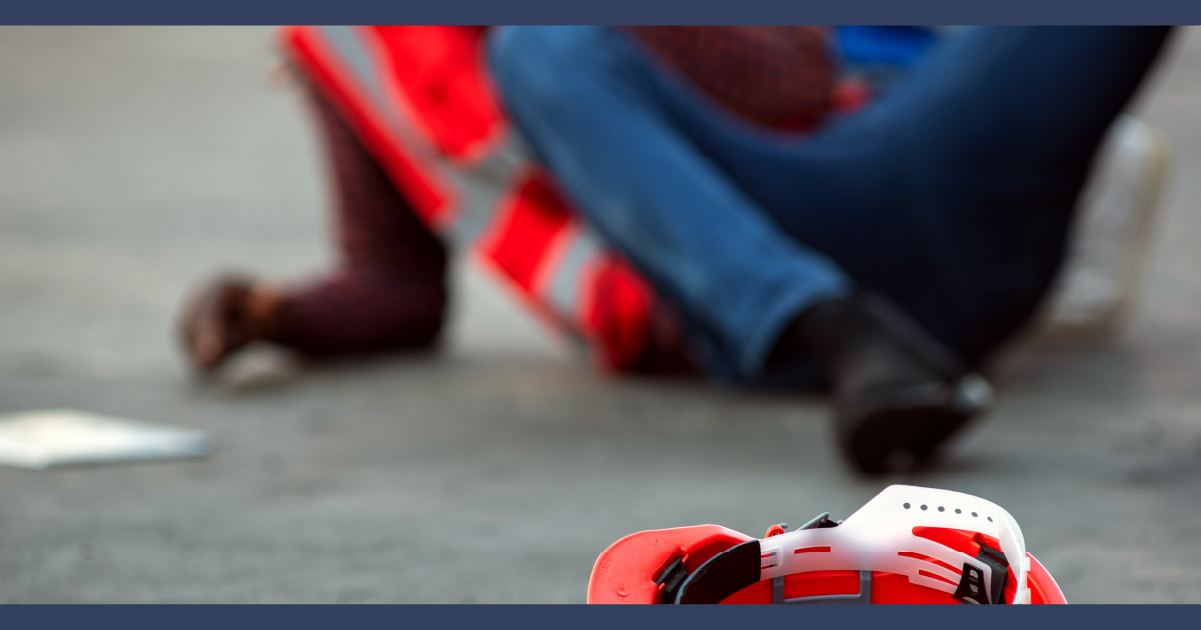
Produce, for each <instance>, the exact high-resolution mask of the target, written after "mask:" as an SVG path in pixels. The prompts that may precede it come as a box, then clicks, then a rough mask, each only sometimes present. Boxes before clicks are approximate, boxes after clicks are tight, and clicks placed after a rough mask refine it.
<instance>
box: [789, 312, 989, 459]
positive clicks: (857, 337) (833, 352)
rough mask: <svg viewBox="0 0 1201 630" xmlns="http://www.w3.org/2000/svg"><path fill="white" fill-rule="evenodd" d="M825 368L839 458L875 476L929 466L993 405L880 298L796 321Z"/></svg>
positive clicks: (973, 379) (969, 376) (951, 359)
mask: <svg viewBox="0 0 1201 630" xmlns="http://www.w3.org/2000/svg"><path fill="white" fill-rule="evenodd" d="M800 323H801V325H802V327H803V335H804V338H805V339H806V340H807V345H808V346H809V347H810V348H811V349H812V351H813V352H814V354H816V355H817V356H818V358H819V360H820V361H821V362H822V363H823V364H824V365H825V366H826V367H827V368H828V369H829V371H830V375H831V378H832V380H833V384H834V419H835V427H836V433H837V436H838V442H839V446H840V447H841V449H842V452H843V454H844V455H845V456H846V457H847V458H848V459H849V460H850V461H851V462H852V463H853V464H854V465H855V467H856V468H858V469H859V470H860V471H862V472H865V473H869V474H879V473H885V472H891V471H894V470H898V469H903V468H906V467H909V466H913V465H921V464H924V463H927V462H929V461H930V460H931V459H932V458H933V457H934V456H935V455H936V454H937V452H938V447H939V446H941V445H942V444H943V443H944V442H946V440H947V439H948V438H950V437H951V436H952V435H954V434H955V432H956V431H958V430H959V429H960V428H962V427H963V426H964V425H965V424H966V423H967V422H968V421H969V420H971V419H972V418H973V417H975V416H977V415H979V414H980V413H981V412H983V411H984V410H986V409H987V408H988V406H989V405H990V404H991V402H992V387H991V386H990V385H989V383H988V381H987V380H985V379H984V377H982V376H980V375H979V374H976V373H974V372H972V371H970V370H969V369H968V368H967V367H966V366H965V365H963V363H962V362H961V361H960V360H959V359H958V358H957V357H955V355H954V354H953V353H952V352H951V351H950V350H949V349H947V348H946V347H944V346H943V345H942V344H941V343H939V342H938V341H937V340H935V339H933V338H932V337H930V335H929V334H927V333H926V332H925V331H923V330H922V329H921V328H920V327H919V326H917V324H915V323H914V322H913V321H911V320H910V319H909V318H908V317H907V316H906V315H905V314H903V313H901V312H900V311H899V310H898V309H896V308H894V307H892V305H891V304H889V303H888V302H887V301H885V300H884V299H883V298H880V297H877V296H874V295H870V294H859V295H855V296H852V297H849V298H845V299H838V300H832V301H829V302H825V303H822V304H818V305H816V306H814V307H813V308H811V309H810V310H809V311H807V312H806V313H805V314H804V315H803V316H802V319H801V320H800Z"/></svg>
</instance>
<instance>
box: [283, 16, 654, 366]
mask: <svg viewBox="0 0 1201 630" xmlns="http://www.w3.org/2000/svg"><path fill="white" fill-rule="evenodd" d="M483 34H484V31H483V29H481V28H473V27H462V26H291V27H286V28H285V29H284V30H283V33H282V42H283V47H284V50H285V52H286V53H287V54H288V56H289V58H290V60H291V62H292V63H293V64H294V65H295V67H296V68H297V69H298V70H299V71H300V72H301V73H302V74H303V75H304V76H305V77H306V78H307V79H308V80H309V81H310V82H311V84H312V85H313V86H314V88H315V89H316V90H318V91H319V92H320V93H321V94H322V95H323V96H325V97H326V98H328V99H329V100H330V101H331V102H332V103H333V104H334V105H335V107H337V108H338V109H339V111H340V113H341V114H342V115H343V117H344V118H345V119H346V121H347V122H348V124H349V125H350V126H351V127H352V128H353V129H354V130H355V131H356V132H357V134H358V136H359V138H360V139H361V140H362V141H363V144H364V145H365V146H366V147H367V149H368V150H369V151H370V152H371V153H372V154H373V155H374V156H375V158H376V159H377V160H378V161H379V162H380V164H381V165H382V167H383V168H384V170H385V171H386V172H387V173H388V174H389V176H390V177H391V179H392V181H393V182H394V183H395V185H396V186H397V188H398V189H399V190H400V191H401V192H402V193H403V194H404V196H405V197H406V198H407V199H408V200H409V202H410V204H411V205H412V207H413V209H414V210H415V211H416V213H417V214H418V216H419V217H420V218H421V219H422V220H423V221H424V222H425V223H426V225H427V226H429V227H430V228H431V229H432V230H433V231H434V233H436V234H439V235H441V236H442V237H443V238H444V239H445V240H446V241H448V242H449V243H450V244H451V245H452V246H453V247H455V248H456V249H458V250H460V251H463V252H465V253H466V254H467V255H468V256H469V257H470V258H472V259H474V260H476V261H478V262H479V263H482V264H483V266H484V267H485V268H487V269H489V270H491V271H493V272H495V274H496V275H497V276H498V277H499V278H501V279H503V280H505V281H507V282H506V284H507V285H508V286H509V287H511V289H512V290H513V291H514V292H515V293H517V295H519V296H521V297H522V298H523V301H524V302H525V303H526V304H528V305H529V306H530V307H531V308H532V309H533V311H534V312H535V313H537V314H538V315H540V316H541V317H542V318H543V319H544V320H545V321H547V322H550V323H552V324H553V325H555V326H556V327H558V328H560V329H561V330H564V331H566V332H568V333H570V334H571V335H572V336H574V337H576V338H579V339H582V340H583V341H585V343H586V345H587V347H588V348H589V349H590V354H591V355H592V357H593V358H594V361H595V362H596V363H597V364H598V365H600V366H602V367H603V368H606V369H608V370H613V371H622V370H625V369H629V368H631V367H632V366H633V365H634V364H635V362H636V361H637V360H638V359H639V358H640V357H641V356H642V354H643V352H644V348H645V347H646V344H647V343H648V339H649V335H650V315H651V308H652V304H653V295H652V292H651V289H650V286H649V285H648V284H647V282H645V281H644V280H643V279H642V278H641V277H640V276H639V275H638V274H637V273H636V272H635V271H634V270H633V269H632V268H631V267H630V266H629V265H628V263H626V262H625V261H624V260H623V259H622V258H621V257H620V256H618V255H616V254H615V253H614V252H612V251H611V250H609V249H608V248H606V247H605V246H604V244H603V243H602V242H601V241H600V240H599V239H598V238H597V237H596V235H595V234H594V233H593V232H592V231H591V230H590V229H589V228H588V226H587V225H586V224H585V223H584V222H583V221H582V220H581V218H580V216H579V215H578V214H577V213H576V212H574V211H573V210H572V209H571V208H570V206H569V205H568V204H567V203H566V202H565V201H564V199H563V197H562V196H561V194H560V193H559V192H558V191H557V190H556V188H555V185H554V182H553V181H552V180H551V178H550V176H549V174H548V173H547V172H546V171H545V170H543V169H541V168H540V167H539V166H538V165H537V164H535V163H533V162H532V161H531V160H530V158H529V154H528V151H527V150H526V149H525V148H524V147H523V144H522V142H521V139H520V138H519V137H518V135H517V134H516V132H515V131H514V129H513V128H512V126H511V125H509V124H508V121H507V119H506V117H505V113H504V111H503V109H502V107H501V104H500V101H499V97H498V94H497V93H496V90H495V88H494V87H493V84H492V83H491V80H490V78H489V76H488V71H487V65H486V62H485V59H484V52H483Z"/></svg>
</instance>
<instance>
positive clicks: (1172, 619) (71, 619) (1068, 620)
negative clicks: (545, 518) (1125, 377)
mask: <svg viewBox="0 0 1201 630" xmlns="http://www.w3.org/2000/svg"><path fill="white" fill-rule="evenodd" d="M0 618H3V620H4V622H5V626H6V627H11V628H44V629H51V630H53V629H57V628H70V629H72V630H78V629H80V628H88V629H93V628H122V629H123V630H138V629H141V628H155V629H159V628H171V629H172V630H213V629H214V628H222V629H223V630H225V629H229V630H235V629H239V628H254V629H255V630H260V629H262V628H288V629H289V630H304V629H306V628H313V629H320V630H330V629H331V628H400V627H413V628H470V629H472V630H483V629H488V630H492V629H498V628H523V629H525V628H556V629H568V628H570V629H571V630H618V629H620V630H636V629H640V628H647V629H653V630H662V629H663V628H673V627H686V628H689V630H734V629H736V628H800V627H806V628H880V629H887V630H905V629H907V628H915V629H921V630H930V629H931V628H971V629H972V630H1015V629H1016V628H1021V629H1022V630H1027V629H1030V630H1039V629H1041V628H1047V629H1048V630H1050V629H1054V630H1063V629H1064V628H1089V630H1104V629H1106V628H1121V629H1123V630H1129V628H1196V627H1198V625H1199V622H1201V608H1199V607H1196V606H1189V607H1184V606H1104V607H1099V606H1053V607H1052V606H1004V607H996V606H988V607H980V606H722V607H704V606H697V607H676V606H609V607H606V606H592V607H588V606H344V607H338V606H301V607H288V606H17V607H12V606H8V607H4V608H3V609H2V610H0Z"/></svg>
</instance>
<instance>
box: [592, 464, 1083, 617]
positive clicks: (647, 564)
mask: <svg viewBox="0 0 1201 630" xmlns="http://www.w3.org/2000/svg"><path fill="white" fill-rule="evenodd" d="M786 529H787V525H773V526H772V527H771V528H770V529H768V530H767V534H766V535H765V536H764V537H763V538H761V539H759V538H751V537H749V536H746V535H745V534H741V533H739V532H736V531H733V530H730V529H726V528H725V527H720V526H718V525H698V526H695V527H679V528H674V529H660V530H652V531H645V532H638V533H637V534H631V535H629V536H626V537H625V538H622V539H621V540H619V541H617V542H615V543H613V544H612V545H611V546H610V547H609V548H608V549H606V550H605V551H604V553H602V554H601V555H600V557H598V558H597V559H596V565H595V566H594V567H593V569H592V578H591V579H590V580H589V583H588V603H589V604H672V603H675V604H694V603H695V604H716V603H723V604H773V603H776V604H808V603H814V604H820V603H864V604H868V603H871V604H1002V603H1004V604H1066V603H1067V601H1066V600H1065V599H1064V597H1063V592H1062V591H1060V590H1059V586H1058V585H1057V584H1056V583H1055V580H1054V578H1052V577H1051V574H1050V573H1048V572H1047V570H1046V569H1045V568H1043V566H1042V565H1041V564H1040V563H1039V562H1038V560H1035V559H1034V556H1032V555H1030V554H1028V553H1026V548H1025V541H1024V539H1023V538H1022V531H1021V529H1020V528H1019V527H1018V525H1017V522H1016V521H1015V520H1014V519H1013V517H1012V516H1010V515H1009V513H1008V512H1006V511H1005V510H1004V509H1002V508H1001V507H1000V506H997V505H996V504H994V503H991V502H989V501H985V500H983V499H979V498H977V497H973V496H971V495H966V494H961V493H958V492H951V491H948V490H936V489H932V488H917V487H913V486H899V485H898V486H889V487H888V488H886V489H885V490H884V491H883V492H881V493H880V494H878V495H876V497H875V498H874V499H872V500H871V501H869V502H868V503H867V504H866V505H864V506H863V507H862V508H860V509H859V510H858V511H856V512H855V513H854V514H852V515H851V516H850V517H848V518H847V519H846V520H845V521H840V522H834V521H831V520H830V519H829V514H822V515H820V516H818V517H817V518H815V519H813V520H812V521H810V522H809V523H807V524H806V525H804V526H803V527H801V528H800V529H798V530H796V531H792V532H787V533H785V532H786Z"/></svg>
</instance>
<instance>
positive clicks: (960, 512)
mask: <svg viewBox="0 0 1201 630" xmlns="http://www.w3.org/2000/svg"><path fill="white" fill-rule="evenodd" d="M955 513H956V514H963V510H961V509H959V508H955Z"/></svg>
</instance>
